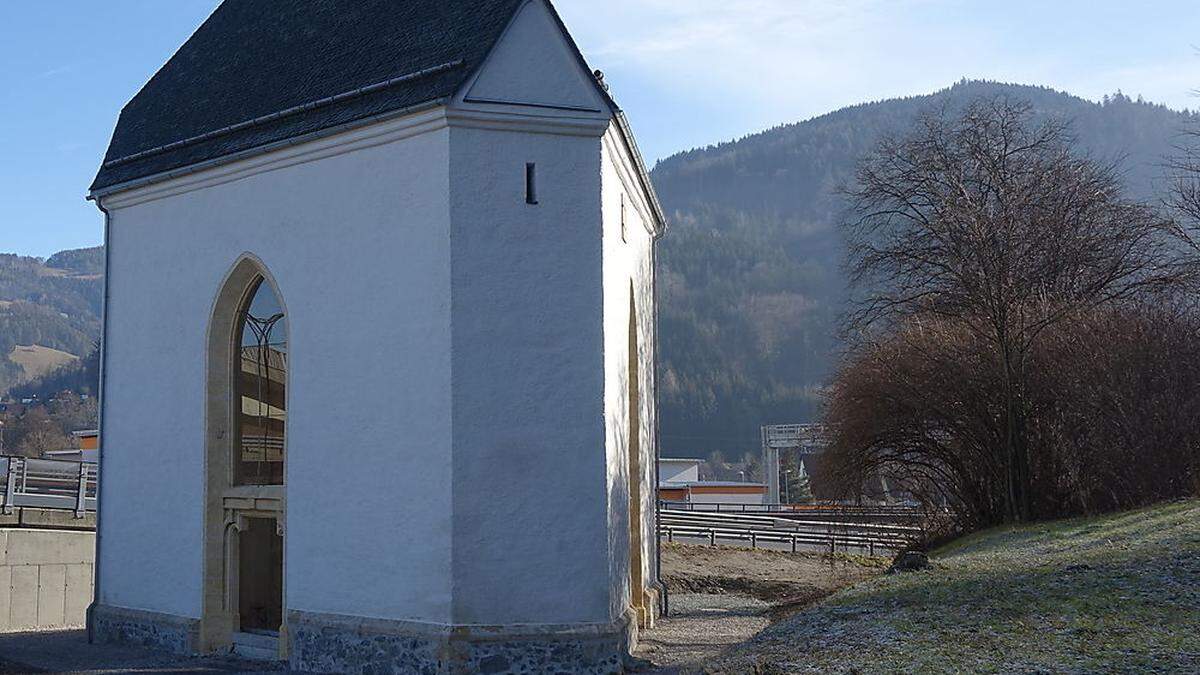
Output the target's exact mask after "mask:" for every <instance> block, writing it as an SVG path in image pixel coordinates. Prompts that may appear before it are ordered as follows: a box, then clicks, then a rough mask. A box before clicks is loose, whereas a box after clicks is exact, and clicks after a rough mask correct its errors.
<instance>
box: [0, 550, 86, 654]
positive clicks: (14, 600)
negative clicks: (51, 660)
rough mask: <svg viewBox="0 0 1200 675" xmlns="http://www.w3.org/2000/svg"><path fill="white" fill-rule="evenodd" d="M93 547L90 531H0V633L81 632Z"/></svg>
mask: <svg viewBox="0 0 1200 675" xmlns="http://www.w3.org/2000/svg"><path fill="white" fill-rule="evenodd" d="M95 544H96V535H95V533H93V532H78V531H68V530H30V529H19V528H0V632H14V631H21V630H33V629H48V628H78V627H82V626H83V625H84V623H85V618H86V617H85V615H86V613H87V608H88V605H89V604H91V602H92V563H93V561H94V559H95V558H94V553H95Z"/></svg>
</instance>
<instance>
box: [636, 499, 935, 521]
mask: <svg viewBox="0 0 1200 675" xmlns="http://www.w3.org/2000/svg"><path fill="white" fill-rule="evenodd" d="M659 505H660V507H661V508H663V509H670V510H673V511H695V512H711V513H746V514H754V513H761V514H779V515H789V516H802V517H813V518H825V517H841V518H847V519H855V520H885V519H886V520H904V519H911V520H914V521H915V520H919V519H921V518H923V517H925V516H926V515H927V514H926V512H925V511H923V510H921V509H920V508H919V507H916V506H906V505H903V504H889V505H883V504H881V505H875V506H853V505H849V504H836V503H825V504H820V503H818V504H724V503H720V502H676V501H666V500H663V501H660V502H659Z"/></svg>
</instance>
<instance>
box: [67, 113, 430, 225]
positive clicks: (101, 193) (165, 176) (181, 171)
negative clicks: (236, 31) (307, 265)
mask: <svg viewBox="0 0 1200 675" xmlns="http://www.w3.org/2000/svg"><path fill="white" fill-rule="evenodd" d="M447 101H448V97H445V96H443V97H439V98H435V99H431V100H429V101H425V102H423V103H418V104H416V105H411V106H408V107H406V108H400V109H397V110H389V111H387V112H383V113H379V114H378V115H371V116H369V117H364V118H362V119H357V120H353V121H351V122H346V123H345V124H339V125H336V126H332V127H326V128H324V129H318V130H316V131H311V132H309V133H307V134H302V135H299V136H292V137H289V138H284V139H281V140H278V141H274V142H271V143H266V144H263V145H259V146H255V147H253V148H248V149H246V150H242V151H240V152H234V153H230V154H228V155H222V156H220V157H214V158H212V159H207V160H204V161H202V162H196V163H194V164H188V165H186V166H182V167H178V168H175V169H170V170H167V171H160V172H158V173H154V174H150V175H148V176H143V177H141V178H134V179H132V180H127V181H122V182H119V183H113V184H111V185H93V186H92V187H91V188H90V189H89V190H88V194H87V199H88V200H89V201H95V202H98V201H99V200H100V199H102V198H104V197H108V196H109V195H113V194H116V193H118V192H125V191H128V190H133V189H136V188H140V187H145V186H147V185H151V184H154V183H160V182H163V181H167V180H171V179H174V178H181V177H183V176H188V175H191V174H194V173H199V172H201V171H204V170H207V169H212V168H215V167H218V166H224V165H226V164H232V163H233V162H238V161H241V160H244V159H248V158H250V157H256V156H258V155H264V154H266V153H269V152H273V151H275V150H279V149H281V148H287V147H291V146H293V145H300V144H302V143H308V142H310V141H315V140H319V139H322V138H326V137H328V136H334V135H337V134H340V133H344V132H347V131H352V130H354V129H358V128H360V127H365V126H368V125H371V124H375V123H377V122H383V121H386V120H389V119H394V118H397V117H404V116H406V115H413V114H416V113H420V112H424V111H426V110H432V109H434V108H440V107H442V106H445V105H446V104H447Z"/></svg>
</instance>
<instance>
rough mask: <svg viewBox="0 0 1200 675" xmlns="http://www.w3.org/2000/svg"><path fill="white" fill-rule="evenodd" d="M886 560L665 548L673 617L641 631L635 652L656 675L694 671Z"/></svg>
mask: <svg viewBox="0 0 1200 675" xmlns="http://www.w3.org/2000/svg"><path fill="white" fill-rule="evenodd" d="M885 565H886V561H884V560H882V559H877V558H861V557H857V556H835V557H832V558H831V557H830V556H828V555H823V554H814V553H798V554H793V553H783V552H778V551H765V550H762V549H759V550H750V549H743V548H729V547H716V548H711V547H707V546H688V545H682V544H670V545H665V546H664V547H663V579H664V581H665V582H666V583H667V587H668V589H669V590H670V592H671V595H670V614H669V615H668V616H666V617H663V618H660V619H659V620H658V625H656V626H655V628H654V629H653V630H649V631H643V632H642V634H641V636H640V640H639V645H638V652H637V656H638V657H640V658H642V659H645V660H647V661H650V662H652V663H653V664H654V666H655V667H654V668H650V669H647V670H644V671H642V672H646V673H656V674H660V675H668V674H671V675H673V674H676V673H698V672H703V671H705V670H706V668H707V667H708V666H709V665H710V664H712V663H714V662H717V661H719V660H720V658H721V657H722V656H723V655H724V654H726V653H727V652H729V651H730V650H734V649H736V648H737V647H739V646H740V645H742V644H744V643H746V642H747V641H749V640H750V639H752V638H753V637H754V636H756V635H758V634H759V633H761V632H762V631H763V630H764V629H766V628H767V627H769V626H770V625H771V623H772V621H773V620H777V619H779V618H782V617H785V616H788V615H790V614H792V613H794V612H796V611H798V610H799V609H801V608H803V607H806V606H808V605H810V604H812V603H813V602H816V601H817V600H819V599H821V598H823V597H825V596H827V595H829V594H831V593H833V592H835V591H836V590H838V589H839V588H843V587H845V586H848V585H850V584H853V583H855V582H858V581H862V580H864V579H869V578H871V577H874V576H877V575H878V574H880V573H881V571H882V569H883V567H884V566H885Z"/></svg>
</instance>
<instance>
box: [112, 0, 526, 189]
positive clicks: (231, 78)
mask: <svg viewBox="0 0 1200 675" xmlns="http://www.w3.org/2000/svg"><path fill="white" fill-rule="evenodd" d="M520 2H521V0H286V1H285V2H281V1H278V0H225V2H223V3H222V4H221V6H220V7H218V8H217V10H216V11H215V12H214V13H213V14H212V16H210V17H209V18H208V20H207V21H205V22H204V24H203V25H201V26H200V28H199V29H198V30H197V31H196V33H195V34H194V35H192V37H191V38H190V39H189V40H188V41H187V42H186V43H185V44H184V45H183V47H181V48H180V49H179V51H178V52H176V54H175V56H173V57H172V58H171V60H170V61H168V62H167V64H166V65H165V66H163V67H162V69H161V70H159V71H158V73H156V74H155V75H154V77H153V78H151V80H150V81H149V82H148V83H147V84H146V86H145V87H143V88H142V90H141V91H140V92H138V94H137V96H135V97H134V98H133V100H132V101H130V102H129V103H128V104H127V105H126V106H125V108H124V109H123V110H122V111H121V118H120V120H119V121H118V122H117V128H116V131H115V132H114V133H113V138H112V143H111V145H110V146H109V148H108V154H107V155H106V156H105V160H104V164H103V166H102V167H101V169H100V173H99V175H97V176H96V180H95V181H94V182H93V184H92V190H93V191H98V190H102V189H103V188H106V187H111V186H114V185H118V184H121V183H125V182H128V181H132V180H136V179H139V178H145V177H147V176H151V175H156V174H160V173H163V172H166V171H170V170H173V169H178V168H181V167H185V166H189V165H193V164H196V163H199V162H203V161H206V160H211V159H216V158H219V157H223V156H227V155H231V154H234V153H238V152H242V151H245V150H250V149H253V148H257V147H261V146H264V145H269V144H272V143H275V142H278V141H284V140H287V139H290V138H294V137H297V136H301V135H304V134H308V133H311V132H315V131H320V130H323V129H328V128H331V127H336V126H339V125H342V124H346V123H350V122H354V121H356V120H361V119H364V118H368V117H372V116H375V115H377V114H380V113H386V112H392V111H398V110H406V109H410V108H412V107H414V106H418V105H420V104H423V103H429V102H431V101H441V100H442V99H444V98H447V97H449V96H451V95H453V94H454V92H456V91H457V90H458V88H459V87H460V86H461V85H462V84H463V83H464V82H465V81H466V79H467V78H469V77H470V76H471V74H472V73H474V71H475V70H476V69H477V68H478V67H479V66H480V64H482V62H483V60H484V58H486V56H487V54H488V52H489V51H490V50H491V48H492V46H493V45H494V44H495V42H496V40H497V39H498V38H499V36H500V34H501V32H503V30H504V28H505V26H507V25H508V22H509V20H510V19H511V18H512V16H513V14H514V12H515V11H516V8H517V6H518V5H519V4H520ZM415 74H419V75H415ZM389 81H391V82H390V83H389ZM362 88H370V89H368V91H366V92H357V93H355V92H356V90H359V89H362ZM330 99H332V100H330ZM281 113H282V114H281ZM263 118H266V119H263Z"/></svg>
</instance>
